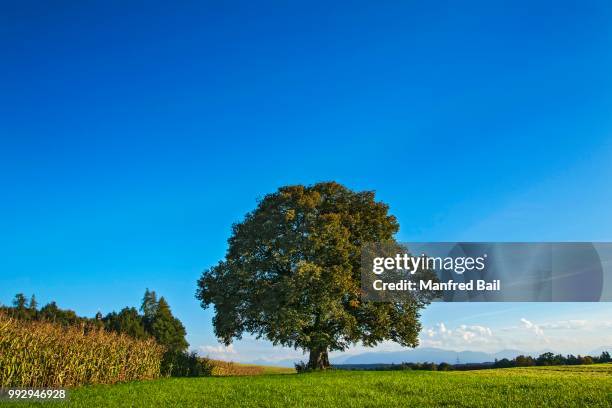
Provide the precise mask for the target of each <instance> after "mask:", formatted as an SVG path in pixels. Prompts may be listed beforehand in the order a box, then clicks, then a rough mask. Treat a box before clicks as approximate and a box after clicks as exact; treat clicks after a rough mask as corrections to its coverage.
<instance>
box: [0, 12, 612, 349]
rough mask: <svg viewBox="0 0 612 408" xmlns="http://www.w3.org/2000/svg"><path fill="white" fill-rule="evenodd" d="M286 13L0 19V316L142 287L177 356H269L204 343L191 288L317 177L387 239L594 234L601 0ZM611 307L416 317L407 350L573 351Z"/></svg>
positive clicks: (608, 224)
mask: <svg viewBox="0 0 612 408" xmlns="http://www.w3.org/2000/svg"><path fill="white" fill-rule="evenodd" d="M289 3H290V4H287V2H284V3H281V2H278V3H259V4H257V5H255V4H253V3H252V2H245V3H240V2H236V3H225V4H218V3H217V2H216V3H213V2H194V3H189V2H184V3H183V4H181V6H174V7H172V6H170V5H168V4H167V3H166V4H164V3H159V4H156V3H155V2H146V3H145V2H142V3H139V2H130V4H122V3H120V2H88V3H87V4H86V3H79V2H53V3H48V2H17V3H12V4H9V3H8V2H3V3H1V4H0V27H1V28H0V30H1V32H2V35H0V47H1V49H2V54H3V56H2V64H0V87H1V90H2V91H1V92H0V186H1V189H2V196H1V198H2V199H1V200H0V301H1V302H3V303H9V302H10V300H11V298H12V296H13V295H14V294H15V293H16V292H24V293H27V294H31V293H35V294H36V295H37V297H38V298H39V300H40V301H41V302H47V301H50V300H57V301H58V303H59V304H60V305H61V306H63V307H68V308H72V309H74V310H76V311H77V312H78V313H81V314H86V315H93V314H94V313H95V312H96V311H98V310H101V311H102V312H104V313H106V312H109V311H111V310H116V309H120V308H121V307H123V306H125V305H136V304H138V303H139V301H140V298H141V297H142V293H143V292H144V290H145V288H147V287H148V288H151V289H155V290H156V291H157V292H159V293H160V294H163V295H164V296H166V297H167V298H168V300H169V302H170V305H171V306H172V308H173V311H174V312H175V314H176V315H177V316H178V317H179V318H180V319H181V320H182V321H183V322H184V323H185V325H186V327H187V330H188V333H189V336H188V340H189V342H190V343H191V345H192V347H193V348H194V349H198V348H199V349H200V350H202V351H203V352H205V353H212V354H214V353H217V354H218V355H220V356H228V357H229V358H233V359H242V360H248V359H254V358H258V357H264V358H270V359H273V358H275V356H276V357H277V356H281V355H284V354H283V353H285V351H284V350H273V349H272V348H271V347H270V346H269V345H267V344H266V343H263V342H254V341H252V340H250V339H247V340H245V341H243V342H239V343H237V344H235V345H234V347H233V348H232V349H229V350H227V349H223V348H218V344H217V343H216V340H215V338H214V335H213V333H212V328H211V317H212V312H211V311H210V310H208V311H202V310H201V309H200V307H199V306H198V303H197V301H196V300H195V299H194V292H195V281H196V279H197V278H198V276H199V274H200V273H201V271H202V270H203V269H205V268H207V267H209V266H211V265H213V264H215V263H216V262H217V261H218V260H219V259H221V258H222V257H223V255H224V252H225V249H226V240H227V238H228V237H229V234H230V227H231V224H232V223H234V222H237V221H240V220H241V219H242V216H243V215H244V214H245V213H246V212H247V211H249V210H251V209H252V208H253V207H254V206H255V204H256V199H257V198H258V197H261V196H262V195H264V194H266V193H268V192H271V191H274V190H275V189H276V188H277V187H279V186H281V185H285V184H297V183H301V184H311V183H314V182H317V181H322V180H336V181H338V182H341V183H343V184H346V185H347V186H348V187H350V188H353V189H356V190H363V189H368V190H376V192H377V197H378V198H379V199H381V200H383V201H385V202H387V203H389V204H390V206H391V211H392V213H393V214H395V215H396V216H397V217H398V219H399V221H400V225H401V230H400V233H399V234H398V238H399V239H400V240H402V241H459V240H468V241H612V216H611V213H610V202H611V201H612V188H611V187H610V178H611V177H612V76H610V74H609V73H610V72H612V53H611V52H610V50H612V5H611V4H610V3H609V2H606V1H602V2H597V1H594V2H589V4H586V5H585V4H582V3H583V2H577V1H576V2H554V3H552V2H551V3H545V2H541V3H538V4H533V2H525V3H520V2H512V3H511V4H505V2H481V3H478V2H465V3H462V4H461V5H451V4H436V6H435V8H434V7H433V6H432V8H429V6H427V5H425V4H417V3H416V2H415V3H414V4H411V2H401V3H400V2H389V3H386V4H384V5H380V4H374V3H372V2H363V3H360V2H351V3H350V4H349V3H345V4H342V3H335V4H333V5H330V4H329V2H322V3H319V4H316V3H313V2H308V3H306V2H303V3H298V2H289ZM610 312H612V305H610V304H605V303H602V304H562V305H561V304H472V305H457V304H436V305H433V306H431V307H430V308H429V309H427V310H426V311H425V312H424V314H423V323H424V325H425V327H426V330H425V331H424V332H423V334H422V339H423V344H424V345H435V346H440V347H445V348H454V349H490V350H496V349H501V348H523V349H530V350H539V349H543V348H555V346H557V347H558V348H560V349H564V350H576V352H584V351H588V350H589V349H590V348H591V347H598V346H603V345H610V344H612V324H610V321H609V320H612V318H609V316H610V315H612V313H610ZM606 319H608V320H606ZM578 321H579V322H578ZM442 327H443V328H442ZM428 330H429V331H428ZM449 332H450V334H449ZM468 332H469V333H472V334H466V333H468ZM489 332H490V333H491V334H489ZM385 347H393V346H391V345H383V346H381V348H380V349H385Z"/></svg>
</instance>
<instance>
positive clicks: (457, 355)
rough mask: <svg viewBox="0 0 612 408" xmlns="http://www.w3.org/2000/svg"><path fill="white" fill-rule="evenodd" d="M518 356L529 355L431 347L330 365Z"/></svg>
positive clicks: (453, 361) (478, 360) (354, 357)
mask: <svg viewBox="0 0 612 408" xmlns="http://www.w3.org/2000/svg"><path fill="white" fill-rule="evenodd" d="M520 354H524V355H531V354H532V353H527V352H524V351H520V350H502V351H499V352H497V353H485V352H482V351H468V350H465V351H452V350H443V349H438V348H433V347H423V348H416V349H407V350H402V351H392V352H367V353H362V354H357V355H352V356H347V357H344V358H338V359H332V364H391V363H395V364H399V363H422V362H425V361H427V362H432V363H437V364H439V363H443V362H446V363H449V364H457V363H460V364H473V363H486V362H493V361H495V359H498V360H501V359H502V358H508V359H511V358H514V357H516V356H518V355H520Z"/></svg>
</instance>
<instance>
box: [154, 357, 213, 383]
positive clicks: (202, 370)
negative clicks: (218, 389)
mask: <svg viewBox="0 0 612 408" xmlns="http://www.w3.org/2000/svg"><path fill="white" fill-rule="evenodd" d="M213 367H214V365H213V362H212V360H209V359H207V358H200V357H198V356H197V354H196V353H195V352H192V353H186V352H180V351H179V352H177V351H174V352H173V351H169V352H166V353H165V354H164V358H163V360H162V365H161V372H162V374H163V375H166V376H172V377H202V376H209V375H212V371H213Z"/></svg>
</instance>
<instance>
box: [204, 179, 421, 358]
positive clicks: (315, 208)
mask: <svg viewBox="0 0 612 408" xmlns="http://www.w3.org/2000/svg"><path fill="white" fill-rule="evenodd" d="M398 228H399V225H398V222H397V220H396V218H395V217H394V216H393V215H390V214H389V207H388V206H387V205H386V204H385V203H382V202H380V201H376V200H375V196H374V192H371V191H364V192H354V191H351V190H349V189H348V188H346V187H344V186H342V185H340V184H338V183H334V182H326V183H318V184H315V185H312V186H302V185H295V186H286V187H282V188H280V189H278V191H276V192H275V193H272V194H268V195H266V196H265V197H263V199H261V200H260V201H259V203H258V205H257V208H256V209H255V210H254V211H252V212H250V213H248V214H246V216H245V218H244V220H243V221H242V222H240V223H237V224H235V225H233V228H232V235H231V237H230V238H229V240H228V243H229V248H228V251H227V254H226V256H225V259H224V260H222V261H221V262H219V263H218V264H217V265H216V266H214V267H212V268H210V269H208V270H206V271H204V272H203V274H202V276H201V278H200V279H199V280H198V290H197V293H196V297H197V298H198V299H199V300H200V301H201V305H202V307H204V308H206V307H208V306H210V305H214V310H215V316H214V319H213V324H214V329H215V333H216V335H217V337H218V338H219V339H220V340H221V341H223V342H224V343H225V344H226V345H227V344H230V343H231V342H232V340H233V339H240V338H241V337H242V335H243V333H245V332H247V333H252V334H254V335H256V336H257V337H258V338H266V339H268V340H270V341H271V342H272V343H273V344H280V345H284V346H290V347H295V348H301V349H303V350H305V351H309V352H310V357H309V362H308V365H309V367H311V368H325V367H326V366H328V365H329V360H328V355H327V354H328V351H333V350H344V349H346V348H347V347H348V346H350V345H352V344H355V343H359V342H360V343H362V344H364V345H366V346H374V345H376V344H378V343H379V342H381V341H383V340H392V341H395V342H398V343H400V344H402V345H404V346H409V347H414V346H416V345H417V344H418V333H419V331H420V329H421V325H420V323H419V310H420V309H421V308H422V307H423V306H424V305H425V304H426V303H427V300H425V299H419V298H415V299H413V301H412V302H403V303H399V302H386V303H384V302H365V301H362V300H361V297H360V293H361V285H360V263H361V247H362V245H363V244H365V243H370V242H383V241H385V242H394V234H395V233H396V232H397V231H398Z"/></svg>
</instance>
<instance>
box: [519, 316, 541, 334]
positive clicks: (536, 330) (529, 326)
mask: <svg viewBox="0 0 612 408" xmlns="http://www.w3.org/2000/svg"><path fill="white" fill-rule="evenodd" d="M521 323H523V327H524V328H525V329H527V330H529V331H532V332H533V333H535V335H536V336H544V330H542V328H541V327H540V326H538V325H537V324H535V323H532V322H530V321H529V320H527V319H525V318H524V317H521Z"/></svg>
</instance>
